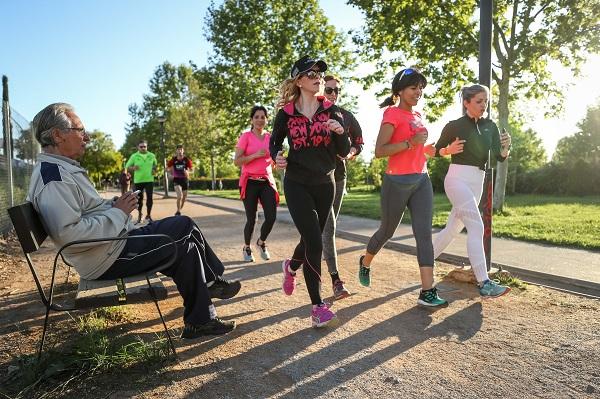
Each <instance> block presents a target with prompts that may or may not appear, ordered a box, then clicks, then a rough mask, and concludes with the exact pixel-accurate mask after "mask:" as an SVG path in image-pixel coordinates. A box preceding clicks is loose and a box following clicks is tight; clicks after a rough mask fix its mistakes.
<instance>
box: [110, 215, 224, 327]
mask: <svg viewBox="0 0 600 399" xmlns="http://www.w3.org/2000/svg"><path fill="white" fill-rule="evenodd" d="M147 234H166V235H168V236H169V237H171V238H172V239H173V240H175V243H176V245H177V260H176V261H175V263H173V264H172V265H171V266H170V267H169V268H167V269H164V270H161V273H162V274H164V275H166V276H169V277H172V278H173V281H175V284H176V285H177V290H178V291H179V293H180V294H181V296H182V297H183V308H184V309H183V321H184V322H185V323H189V324H195V325H198V324H204V323H206V322H208V321H209V320H210V311H209V306H210V305H211V304H212V302H211V299H210V294H209V292H208V287H207V285H206V283H208V282H211V281H215V280H216V279H217V277H219V276H221V275H222V274H223V271H224V270H225V268H224V266H223V263H221V261H220V260H219V258H218V257H217V255H216V254H215V253H214V252H213V250H212V249H211V247H210V246H209V245H208V242H206V240H205V238H204V235H203V234H202V232H201V231H200V228H199V227H198V226H197V225H196V223H194V222H193V221H192V219H190V218H189V217H187V216H172V217H168V218H165V219H161V220H158V221H156V222H154V223H151V224H149V225H147V226H144V227H141V228H139V229H135V230H132V231H130V232H129V235H130V236H139V235H142V236H143V235H147ZM172 255H173V247H172V246H171V245H166V243H165V241H164V240H161V239H157V238H148V239H136V240H128V241H127V243H126V244H125V248H123V251H122V252H121V254H120V255H119V257H118V258H117V260H116V261H115V263H113V265H112V266H111V267H110V268H109V269H108V270H107V271H106V272H105V273H104V274H103V275H102V276H100V277H99V280H109V279H116V278H118V277H128V276H135V275H137V274H141V273H143V272H145V271H148V270H153V269H155V268H157V267H158V266H160V265H161V264H162V263H164V260H165V259H167V258H169V257H170V256H172Z"/></svg>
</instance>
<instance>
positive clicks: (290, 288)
mask: <svg viewBox="0 0 600 399" xmlns="http://www.w3.org/2000/svg"><path fill="white" fill-rule="evenodd" d="M291 261H292V260H291V259H286V260H284V261H283V262H281V271H282V272H283V285H282V288H281V289H282V291H283V293H284V294H285V295H288V296H289V295H292V294H293V293H294V290H295V289H296V275H295V274H292V273H290V272H289V270H290V269H289V266H290V263H291Z"/></svg>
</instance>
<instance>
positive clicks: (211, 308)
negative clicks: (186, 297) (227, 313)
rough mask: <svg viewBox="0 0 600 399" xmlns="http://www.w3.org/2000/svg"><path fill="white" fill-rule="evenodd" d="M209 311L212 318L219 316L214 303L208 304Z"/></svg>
mask: <svg viewBox="0 0 600 399" xmlns="http://www.w3.org/2000/svg"><path fill="white" fill-rule="evenodd" d="M208 313H209V314H210V319H211V320H212V319H216V318H217V309H215V305H213V304H210V305H208Z"/></svg>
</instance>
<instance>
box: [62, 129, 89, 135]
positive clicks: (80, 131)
mask: <svg viewBox="0 0 600 399" xmlns="http://www.w3.org/2000/svg"><path fill="white" fill-rule="evenodd" d="M62 130H75V131H76V132H79V133H81V134H82V135H88V136H89V133H88V132H87V130H85V128H84V127H67V128H64V129H62Z"/></svg>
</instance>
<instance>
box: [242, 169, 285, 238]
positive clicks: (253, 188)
mask: <svg viewBox="0 0 600 399" xmlns="http://www.w3.org/2000/svg"><path fill="white" fill-rule="evenodd" d="M259 199H260V203H261V205H262V207H263V210H264V213H265V221H264V222H263V224H262V226H261V227H260V240H261V241H266V240H267V237H268V236H269V233H270V232H271V230H273V225H274V224H275V218H276V217H277V201H276V199H275V190H273V188H272V187H271V185H270V184H269V182H268V181H266V180H265V181H261V180H252V179H248V183H246V196H245V198H244V200H243V201H244V209H246V225H245V226H244V242H245V243H246V245H250V240H251V239H252V232H254V225H255V224H256V210H257V209H258V200H259Z"/></svg>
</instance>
